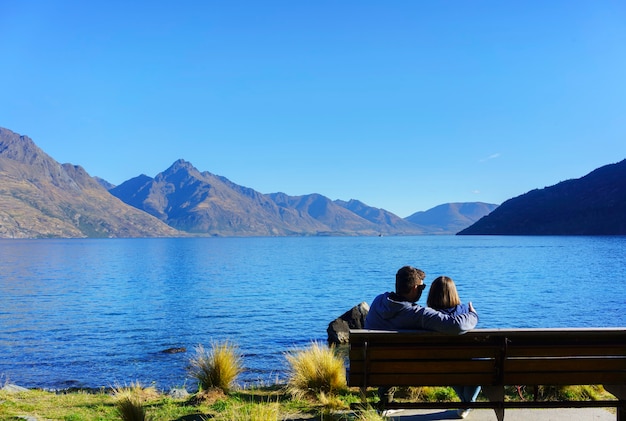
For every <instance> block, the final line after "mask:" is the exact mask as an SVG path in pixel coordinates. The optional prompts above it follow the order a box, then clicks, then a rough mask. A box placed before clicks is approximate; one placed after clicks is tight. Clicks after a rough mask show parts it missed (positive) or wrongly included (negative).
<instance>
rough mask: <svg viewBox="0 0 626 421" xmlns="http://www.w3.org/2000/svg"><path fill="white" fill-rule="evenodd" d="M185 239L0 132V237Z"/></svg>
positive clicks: (80, 173)
mask: <svg viewBox="0 0 626 421" xmlns="http://www.w3.org/2000/svg"><path fill="white" fill-rule="evenodd" d="M177 235H184V234H183V233H179V232H177V231H176V230H174V229H173V228H171V227H169V226H167V225H166V224H163V223H162V222H161V221H159V220H157V219H156V218H153V217H152V216H150V215H148V214H146V213H145V212H140V211H138V210H137V209H135V208H133V207H131V206H128V205H126V204H125V203H123V202H121V201H120V200H118V199H117V198H115V197H113V196H112V195H111V194H110V193H109V192H108V191H107V190H106V189H105V188H104V187H102V186H101V185H100V184H99V183H98V182H97V181H95V180H94V179H93V178H92V177H90V176H89V174H87V172H86V171H85V170H84V169H83V168H82V167H80V166H77V165H71V164H62V165H61V164H59V163H58V162H56V161H55V160H53V159H52V158H50V156H48V155H47V154H46V153H45V152H43V151H42V150H41V149H39V147H37V145H35V143H34V142H33V141H32V140H31V139H30V138H29V137H27V136H20V135H18V134H17V133H14V132H12V131H10V130H7V129H4V128H1V127H0V238H46V237H56V238H59V237H61V238H76V237H154V236H159V237H160V236H177Z"/></svg>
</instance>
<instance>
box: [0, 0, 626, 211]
mask: <svg viewBox="0 0 626 421" xmlns="http://www.w3.org/2000/svg"><path fill="white" fill-rule="evenodd" d="M0 95H1V98H2V99H1V100H0V126H2V127H5V128H8V129H11V130H13V131H15V132H18V133H20V134H24V135H27V136H29V137H31V138H32V139H33V140H34V141H35V143H37V145H38V146H40V147H41V148H42V149H43V150H44V151H45V152H47V153H48V154H50V155H51V156H52V157H53V158H54V159H56V160H57V161H59V162H61V163H65V162H69V163H72V164H78V165H81V166H83V167H84V168H85V169H86V170H87V172H89V174H90V175H92V176H99V177H102V178H104V179H106V180H108V181H110V182H111V183H114V184H119V183H122V182H124V181H125V180H128V179H129V178H132V177H135V176H137V175H139V174H146V175H149V176H155V175H156V174H158V173H159V172H161V171H164V170H165V169H167V168H168V167H169V166H170V165H171V164H172V163H173V162H174V161H175V160H177V159H179V158H182V159H185V160H187V161H190V162H191V163H192V164H193V165H194V166H195V167H196V168H198V169H199V170H201V171H209V172H212V173H214V174H218V175H222V176H225V177H227V178H229V179H230V180H231V181H233V182H235V183H237V184H240V185H243V186H246V187H251V188H253V189H255V190H257V191H259V192H261V193H272V192H279V191H281V192H284V193H287V194H289V195H294V196H295V195H302V194H309V193H320V194H323V195H325V196H327V197H329V198H331V199H342V200H349V199H358V200H361V201H363V202H365V203H366V204H368V205H370V206H374V207H378V208H384V209H387V210H389V211H391V212H394V213H396V214H397V215H399V216H402V217H406V216H409V215H410V214H412V213H414V212H417V211H424V210H427V209H430V208H432V207H434V206H437V205H439V204H442V203H448V202H474V201H481V202H487V203H496V204H500V203H502V202H503V201H505V200H507V199H510V198H512V197H515V196H518V195H520V194H523V193H525V192H527V191H529V190H532V189H534V188H543V187H546V186H550V185H553V184H556V183H558V182H559V181H563V180H567V179H571V178H578V177H581V176H583V175H585V174H587V173H588V172H590V171H592V170H593V169H595V168H597V167H600V166H603V165H606V164H611V163H615V162H619V161H621V160H622V159H624V158H626V2H624V1H621V0H620V1H603V0H589V1H576V0H568V1H558V0H557V1H535V0H528V1H418V0H414V1H413V0H412V1H367V0H362V1H324V0H320V1H294V0H291V1H272V0H268V1H236V0H234V1H209V0H207V1H185V0H180V1H177V2H172V1H170V2H164V1H155V0H153V1H145V2H143V1H119V0H106V1H104V0H103V1H82V0H80V1H66V0H57V1H54V2H50V1H47V0H46V1H35V0H32V1H31V0H0Z"/></svg>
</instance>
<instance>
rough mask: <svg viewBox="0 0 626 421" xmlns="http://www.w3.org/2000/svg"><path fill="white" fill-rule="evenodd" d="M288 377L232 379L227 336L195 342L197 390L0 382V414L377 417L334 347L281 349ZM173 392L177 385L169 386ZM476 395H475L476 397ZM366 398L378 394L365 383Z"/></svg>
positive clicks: (560, 394) (234, 362)
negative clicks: (352, 385) (259, 382)
mask: <svg viewBox="0 0 626 421" xmlns="http://www.w3.org/2000/svg"><path fill="white" fill-rule="evenodd" d="M286 357H287V362H288V364H289V367H290V368H289V370H288V371H289V375H288V380H287V383H286V384H284V385H275V386H270V387H254V388H247V389H242V388H238V387H236V382H235V380H236V378H237V376H238V375H239V374H240V373H241V371H242V369H241V367H242V365H241V364H242V363H241V355H240V354H239V351H238V350H237V347H236V346H235V345H233V344H230V343H228V342H226V343H214V344H212V345H211V348H210V349H205V348H204V347H198V348H197V349H196V354H195V356H194V357H192V358H191V360H190V366H191V368H190V374H191V375H192V377H193V378H195V379H196V380H197V381H198V391H197V392H196V393H193V394H189V393H187V391H186V390H174V391H172V392H170V393H163V392H159V391H157V390H156V389H155V388H153V387H144V386H142V385H140V384H132V385H130V386H124V387H116V388H112V389H101V390H96V391H94V390H89V391H87V390H77V391H66V392H61V393H54V392H49V391H43V390H26V389H23V390H22V389H21V388H9V387H3V388H2V390H0V419H1V420H14V421H15V420H37V421H48V420H61V421H92V420H93V421H113V420H115V421H119V420H122V421H203V420H208V419H212V420H216V421H220V420H224V421H273V420H276V421H278V420H320V421H334V420H337V421H339V420H360V421H379V420H382V419H383V418H381V417H380V416H379V415H378V414H377V413H376V411H374V410H373V409H370V410H366V411H360V412H358V413H355V412H353V411H350V405H351V404H353V403H358V402H360V401H361V396H360V392H359V390H358V389H349V388H347V386H346V378H345V367H344V362H343V361H344V360H343V357H342V356H341V355H339V354H338V353H337V350H335V349H334V348H328V347H327V346H324V345H321V344H317V343H313V344H311V346H310V347H309V348H307V349H304V350H294V351H293V352H290V353H288V354H287V355H286ZM0 386H1V385H0ZM173 392H176V393H173ZM532 392H534V390H530V391H527V390H526V389H525V388H519V387H518V388H508V389H507V399H508V400H521V399H532V398H533V397H532V396H530V393H532ZM537 392H538V397H539V398H540V399H545V400H550V399H573V400H576V399H579V400H594V399H606V398H607V396H606V395H607V393H606V392H604V389H603V388H602V387H599V386H582V387H561V388H556V387H552V388H550V387H540V388H539V389H538V390H537ZM395 398H396V399H398V400H404V399H406V400H411V401H441V402H450V403H451V404H450V406H451V408H454V407H455V404H454V402H458V398H457V397H456V395H455V393H454V391H453V390H452V389H451V388H450V387H434V388H432V387H418V388H406V389H401V390H399V391H398V392H397V393H396V396H395ZM479 399H480V397H479ZM367 400H368V403H369V404H370V406H376V403H377V401H378V397H377V393H376V390H375V389H372V390H369V391H368V396H367Z"/></svg>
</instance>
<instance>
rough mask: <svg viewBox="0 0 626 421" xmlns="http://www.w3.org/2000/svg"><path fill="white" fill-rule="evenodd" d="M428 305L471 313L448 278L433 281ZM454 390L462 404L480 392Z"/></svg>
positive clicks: (477, 389)
mask: <svg viewBox="0 0 626 421" xmlns="http://www.w3.org/2000/svg"><path fill="white" fill-rule="evenodd" d="M426 304H427V305H428V307H430V308H433V309H435V310H439V311H441V312H442V313H448V314H450V315H457V314H463V313H468V312H469V311H470V309H469V306H468V305H467V304H461V299H460V298H459V293H458V292H457V290H456V285H455V284H454V281H453V280H452V279H451V278H448V277H447V276H440V277H438V278H437V279H435V280H434V281H433V283H432V285H431V286H430V290H429V292H428V299H427V301H426ZM452 388H453V389H454V391H455V392H456V394H457V395H458V396H459V399H461V402H474V401H476V397H477V396H478V392H480V386H452ZM469 412H470V409H469V408H466V409H459V410H458V415H459V417H461V418H465V417H467V415H468V414H469Z"/></svg>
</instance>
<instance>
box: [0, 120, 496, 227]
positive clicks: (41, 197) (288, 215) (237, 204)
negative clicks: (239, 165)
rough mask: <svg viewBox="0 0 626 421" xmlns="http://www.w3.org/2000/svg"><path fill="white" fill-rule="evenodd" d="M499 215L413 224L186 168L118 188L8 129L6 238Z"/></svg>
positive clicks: (1, 206) (441, 212) (0, 166)
mask: <svg viewBox="0 0 626 421" xmlns="http://www.w3.org/2000/svg"><path fill="white" fill-rule="evenodd" d="M496 207H497V205H493V204H484V203H451V204H444V205H440V206H438V207H436V208H433V209H431V210H429V211H426V212H417V213H415V214H413V215H411V216H410V217H409V218H406V219H403V218H400V217H398V216H397V215H394V214H393V213H391V212H388V211H386V210H384V209H378V208H374V207H370V206H367V205H366V204H364V203H362V202H360V201H358V200H349V201H342V200H334V201H333V200H330V199H329V198H327V197H324V196H322V195H320V194H309V195H303V196H289V195H287V194H285V193H272V194H262V193H259V192H257V191H255V190H253V189H251V188H248V187H243V186H239V185H237V184H235V183H233V182H231V181H230V180H228V179H227V178H225V177H222V176H218V175H215V174H211V173H209V172H206V171H205V172H200V171H199V170H198V169H196V168H195V167H194V166H193V165H192V164H191V163H189V162H187V161H184V160H182V159H181V160H178V161H176V162H174V163H173V164H172V166H170V167H169V168H168V169H166V170H165V171H163V172H162V173H159V174H158V175H157V176H155V177H154V178H152V177H149V176H146V175H140V176H138V177H135V178H132V179H130V180H128V181H126V182H124V183H122V184H120V185H119V186H114V185H112V184H111V183H108V182H107V181H106V180H103V179H100V178H98V177H91V176H90V175H89V174H87V172H86V171H85V170H84V169H83V168H82V167H80V166H78V165H72V164H59V163H58V162H56V161H55V160H54V159H52V158H51V157H50V156H48V155H47V154H46V153H45V152H43V151H42V150H41V149H40V148H39V147H37V145H35V143H34V142H33V141H32V139H30V138H29V137H27V136H23V135H19V134H17V133H14V132H12V131H11V130H8V129H4V128H0V238H48V237H52V238H74V237H171V236H189V235H201V236H207V235H211V236H286V235H421V234H454V233H455V232H457V231H458V230H459V229H462V228H464V227H467V226H468V225H470V224H471V223H472V222H474V221H476V220H478V219H479V218H480V217H481V216H483V215H486V214H487V213H488V212H490V211H491V210H493V209H494V208H496Z"/></svg>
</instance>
